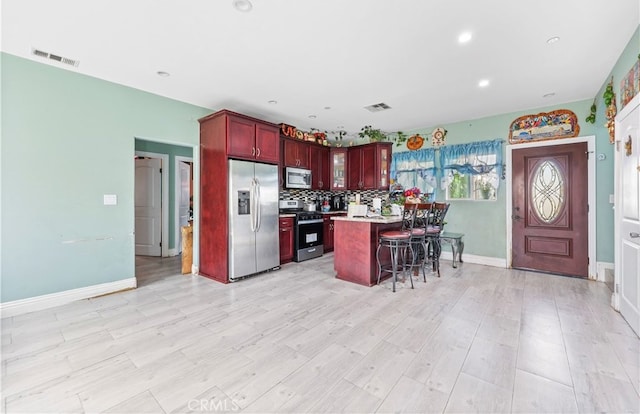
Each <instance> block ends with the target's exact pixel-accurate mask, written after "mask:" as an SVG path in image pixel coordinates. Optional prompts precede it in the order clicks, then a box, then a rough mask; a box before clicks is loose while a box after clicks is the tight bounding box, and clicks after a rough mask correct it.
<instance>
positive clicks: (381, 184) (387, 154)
mask: <svg viewBox="0 0 640 414" xmlns="http://www.w3.org/2000/svg"><path fill="white" fill-rule="evenodd" d="M378 154H379V156H380V163H379V164H378V168H380V175H379V181H378V188H379V189H381V190H382V189H388V188H389V166H390V164H391V146H387V145H381V146H380V148H379V152H378Z"/></svg>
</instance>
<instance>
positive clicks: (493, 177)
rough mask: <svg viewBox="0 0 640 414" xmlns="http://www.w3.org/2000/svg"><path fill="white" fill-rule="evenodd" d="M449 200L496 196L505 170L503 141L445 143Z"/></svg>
mask: <svg viewBox="0 0 640 414" xmlns="http://www.w3.org/2000/svg"><path fill="white" fill-rule="evenodd" d="M440 162H441V165H442V167H443V170H444V187H445V197H446V199H447V200H496V199H497V195H498V187H499V184H500V178H501V174H502V170H503V168H502V141H501V140H495V141H482V142H472V143H469V144H461V145H451V146H448V147H442V148H441V153H440Z"/></svg>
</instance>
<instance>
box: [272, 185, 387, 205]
mask: <svg viewBox="0 0 640 414" xmlns="http://www.w3.org/2000/svg"><path fill="white" fill-rule="evenodd" d="M336 194H339V195H343V194H345V195H347V197H348V196H351V195H353V196H355V195H356V194H360V203H361V204H367V205H369V206H370V207H371V206H372V203H373V201H372V200H373V199H374V198H376V197H380V198H382V199H383V200H384V199H385V198H386V197H387V196H388V195H389V192H388V191H381V190H362V191H361V190H346V191H320V190H299V189H293V188H291V189H283V190H280V200H290V199H298V200H304V199H305V197H306V198H308V199H309V200H317V201H322V200H323V199H324V197H325V196H328V197H329V198H330V197H332V196H334V195H336Z"/></svg>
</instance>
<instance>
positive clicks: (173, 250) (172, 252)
mask: <svg viewBox="0 0 640 414" xmlns="http://www.w3.org/2000/svg"><path fill="white" fill-rule="evenodd" d="M167 254H168V255H169V257H173V256H177V255H179V254H180V252H179V251H178V249H169V250H168V251H167Z"/></svg>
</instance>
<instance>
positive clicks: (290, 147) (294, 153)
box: [282, 138, 310, 168]
mask: <svg viewBox="0 0 640 414" xmlns="http://www.w3.org/2000/svg"><path fill="white" fill-rule="evenodd" d="M309 145H310V144H308V143H307V142H305V141H296V140H293V139H287V138H283V139H282V155H283V163H282V164H283V165H284V166H285V167H297V168H309Z"/></svg>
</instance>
